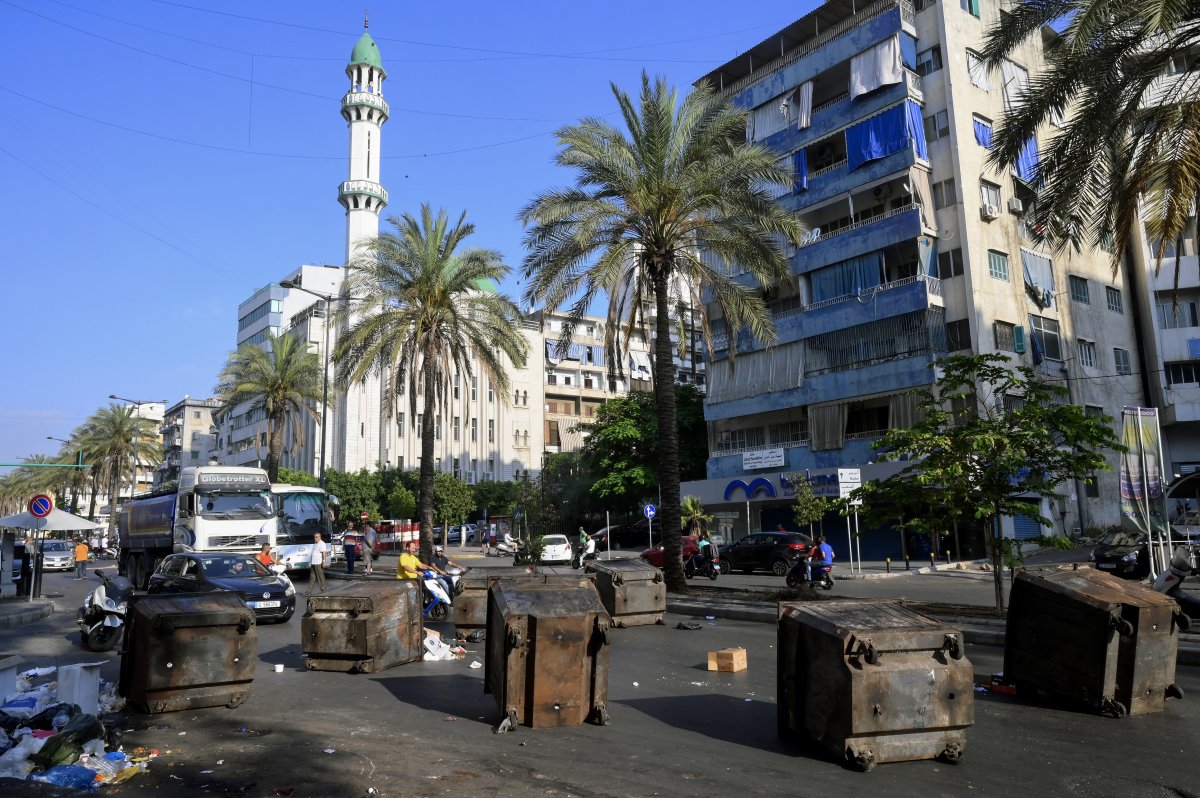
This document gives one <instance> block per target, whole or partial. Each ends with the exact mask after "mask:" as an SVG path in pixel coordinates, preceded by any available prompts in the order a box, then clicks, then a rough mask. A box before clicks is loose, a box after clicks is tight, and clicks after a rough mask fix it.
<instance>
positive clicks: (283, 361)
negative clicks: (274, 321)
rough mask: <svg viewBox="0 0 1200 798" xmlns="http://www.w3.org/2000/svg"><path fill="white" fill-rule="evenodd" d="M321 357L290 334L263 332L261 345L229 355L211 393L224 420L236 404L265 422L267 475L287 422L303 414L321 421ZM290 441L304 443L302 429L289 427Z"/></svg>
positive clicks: (273, 474)
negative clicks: (256, 413)
mask: <svg viewBox="0 0 1200 798" xmlns="http://www.w3.org/2000/svg"><path fill="white" fill-rule="evenodd" d="M323 373H324V372H323V370H322V364H321V358H319V357H318V356H317V354H316V353H315V352H310V351H309V350H308V347H307V346H305V344H304V342H303V341H301V340H300V339H299V338H297V337H296V336H294V335H286V334H285V335H274V334H272V333H268V334H267V340H266V341H265V342H264V343H263V345H262V346H259V345H258V344H242V345H241V346H239V347H238V348H237V351H235V352H233V353H232V354H231V355H230V356H229V359H228V360H227V361H226V363H225V367H224V368H223V369H221V373H220V375H219V376H218V377H217V379H218V380H219V382H218V383H217V386H216V387H215V388H214V389H213V390H214V391H215V392H216V394H217V398H218V399H219V400H220V401H221V408H220V409H219V410H218V411H217V412H218V413H219V414H220V415H222V416H224V415H227V414H229V413H230V412H232V411H233V409H234V408H235V407H237V406H238V405H240V404H243V403H248V405H249V411H255V410H258V411H261V412H262V414H263V416H264V417H265V418H266V422H267V476H268V477H269V478H270V480H271V481H272V482H275V481H277V479H278V477H279V461H280V458H281V457H282V455H283V433H284V428H285V426H286V424H287V421H288V419H289V418H293V417H297V416H305V415H307V416H308V417H309V418H311V419H313V420H314V421H320V418H321V413H320V411H319V410H318V409H317V404H316V403H318V402H320V401H321V396H322V392H321V380H322V375H323ZM292 429H293V430H294V433H293V434H294V436H295V442H296V444H297V445H301V446H302V445H304V425H303V424H293V425H292Z"/></svg>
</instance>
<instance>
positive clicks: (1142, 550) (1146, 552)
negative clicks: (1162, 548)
mask: <svg viewBox="0 0 1200 798" xmlns="http://www.w3.org/2000/svg"><path fill="white" fill-rule="evenodd" d="M1147 541H1148V538H1147V536H1146V533H1144V532H1140V533H1139V532H1129V531H1126V530H1123V529H1112V530H1109V531H1108V532H1107V533H1105V534H1104V535H1103V536H1102V537H1101V538H1100V539H1099V540H1098V541H1096V547H1095V548H1094V549H1092V554H1091V560H1092V562H1094V563H1095V564H1096V568H1097V569H1099V570H1101V571H1108V572H1109V573H1110V574H1115V575H1116V576H1119V577H1121V578H1123V579H1144V578H1146V577H1147V576H1149V575H1150V547H1149V545H1147Z"/></svg>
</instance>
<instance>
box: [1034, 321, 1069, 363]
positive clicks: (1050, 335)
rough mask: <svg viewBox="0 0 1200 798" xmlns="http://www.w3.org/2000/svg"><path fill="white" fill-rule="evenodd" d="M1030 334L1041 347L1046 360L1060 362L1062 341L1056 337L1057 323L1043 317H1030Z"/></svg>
mask: <svg viewBox="0 0 1200 798" xmlns="http://www.w3.org/2000/svg"><path fill="white" fill-rule="evenodd" d="M1029 323H1030V325H1031V328H1030V332H1031V333H1032V334H1033V336H1034V338H1036V339H1037V340H1038V342H1039V343H1040V344H1041V345H1042V354H1043V355H1044V356H1045V358H1046V359H1047V360H1062V359H1063V351H1062V339H1061V338H1060V337H1059V335H1058V322H1057V321H1055V320H1054V319H1048V318H1046V317H1045V316H1030V317H1029Z"/></svg>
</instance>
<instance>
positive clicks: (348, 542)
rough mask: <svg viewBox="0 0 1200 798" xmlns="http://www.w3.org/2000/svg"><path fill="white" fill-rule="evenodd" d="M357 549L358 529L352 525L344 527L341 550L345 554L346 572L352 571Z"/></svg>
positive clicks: (350, 572)
mask: <svg viewBox="0 0 1200 798" xmlns="http://www.w3.org/2000/svg"><path fill="white" fill-rule="evenodd" d="M357 549H358V530H356V529H355V528H354V527H352V526H348V527H346V531H345V532H343V533H342V551H343V552H345V554H346V573H348V574H352V573H354V554H355V552H356V551H357Z"/></svg>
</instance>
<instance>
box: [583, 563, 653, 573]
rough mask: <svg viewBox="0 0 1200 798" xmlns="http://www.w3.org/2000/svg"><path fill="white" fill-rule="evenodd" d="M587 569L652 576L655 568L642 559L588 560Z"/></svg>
mask: <svg viewBox="0 0 1200 798" xmlns="http://www.w3.org/2000/svg"><path fill="white" fill-rule="evenodd" d="M587 570H589V571H602V572H604V573H618V572H620V573H622V574H626V575H628V574H630V573H637V574H646V575H647V576H653V575H654V574H655V572H656V571H658V569H657V568H655V567H654V566H653V565H651V564H650V563H648V562H644V561H643V560H589V561H588V564H587Z"/></svg>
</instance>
